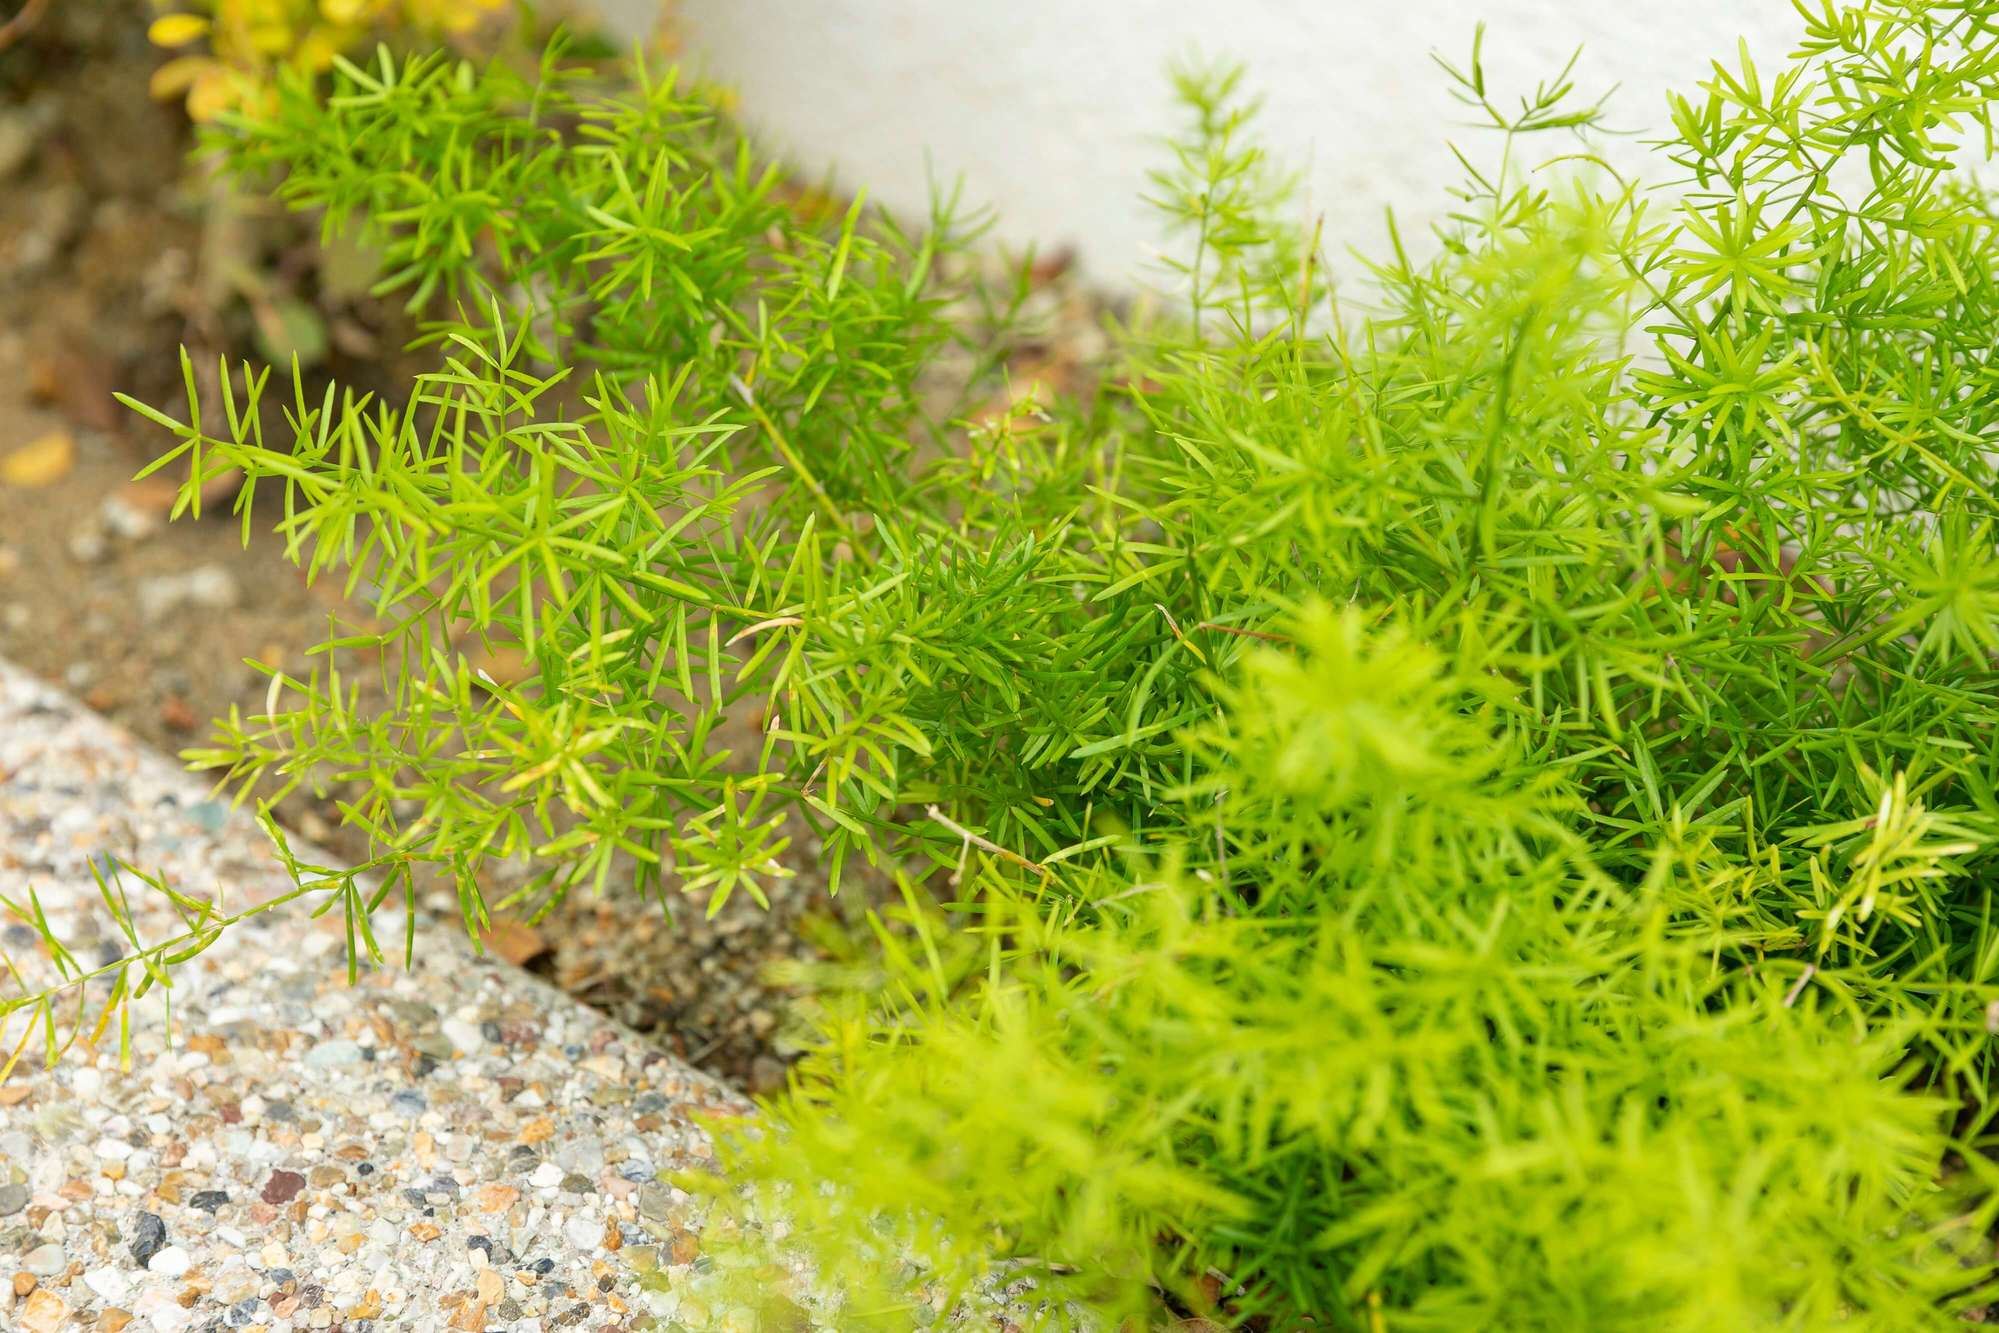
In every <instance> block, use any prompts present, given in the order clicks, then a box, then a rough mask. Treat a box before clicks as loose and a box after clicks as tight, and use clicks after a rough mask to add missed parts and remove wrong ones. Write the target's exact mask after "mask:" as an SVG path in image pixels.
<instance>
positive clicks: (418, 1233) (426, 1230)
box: [410, 1222, 444, 1244]
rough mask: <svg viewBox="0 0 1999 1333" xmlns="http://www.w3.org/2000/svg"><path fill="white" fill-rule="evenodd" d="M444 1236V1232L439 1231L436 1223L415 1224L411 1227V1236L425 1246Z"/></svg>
mask: <svg viewBox="0 0 1999 1333" xmlns="http://www.w3.org/2000/svg"><path fill="white" fill-rule="evenodd" d="M443 1234H444V1233H443V1232H442V1231H440V1230H438V1228H437V1224H436V1223H435V1222H414V1223H411V1225H410V1235H411V1236H413V1237H415V1238H416V1239H417V1240H420V1241H422V1242H424V1243H425V1244H429V1243H430V1242H431V1241H434V1240H436V1239H437V1238H438V1237H439V1236H441V1235H443Z"/></svg>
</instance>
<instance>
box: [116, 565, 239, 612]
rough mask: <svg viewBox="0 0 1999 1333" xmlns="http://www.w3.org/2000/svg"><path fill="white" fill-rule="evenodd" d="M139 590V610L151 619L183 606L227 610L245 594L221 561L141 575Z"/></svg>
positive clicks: (137, 591)
mask: <svg viewBox="0 0 1999 1333" xmlns="http://www.w3.org/2000/svg"><path fill="white" fill-rule="evenodd" d="M135 593H136V595H137V597H138V601H139V614H140V615H142V616H144V617H145V618H146V619H147V620H159V619H162V618H163V617H165V616H166V615H168V614H169V613H170V612H174V611H178V610H180V609H181V608H183V607H194V608H197V609H204V610H210V611H222V610H227V609H228V608H229V607H232V606H234V605H236V602H237V600H238V598H240V597H241V595H242V593H241V590H240V589H238V588H237V586H236V579H235V576H234V575H232V574H230V572H229V571H228V570H226V569H224V568H223V567H222V566H221V565H199V566H197V567H195V568H194V569H190V570H188V571H187V572H185V573H181V574H157V575H154V576H153V577H152V578H147V579H140V580H139V583H138V586H137V588H136V589H135Z"/></svg>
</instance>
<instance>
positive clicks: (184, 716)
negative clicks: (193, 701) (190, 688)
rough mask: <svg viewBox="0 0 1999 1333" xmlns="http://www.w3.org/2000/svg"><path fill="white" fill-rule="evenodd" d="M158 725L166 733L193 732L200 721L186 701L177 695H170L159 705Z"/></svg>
mask: <svg viewBox="0 0 1999 1333" xmlns="http://www.w3.org/2000/svg"><path fill="white" fill-rule="evenodd" d="M160 725H161V726H164V727H165V728H166V729H167V730H168V731H193V730H194V729H195V728H196V727H197V726H199V725H201V719H200V718H198V717H196V716H195V715H194V710H193V709H192V708H190V707H188V705H187V700H185V699H183V698H181V697H180V696H179V695H177V694H170V695H168V696H167V698H166V702H164V703H162V704H161V705H160Z"/></svg>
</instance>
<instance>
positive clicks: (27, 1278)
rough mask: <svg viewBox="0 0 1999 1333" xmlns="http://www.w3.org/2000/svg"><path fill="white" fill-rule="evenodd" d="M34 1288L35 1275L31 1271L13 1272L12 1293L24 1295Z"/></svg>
mask: <svg viewBox="0 0 1999 1333" xmlns="http://www.w3.org/2000/svg"><path fill="white" fill-rule="evenodd" d="M34 1289H35V1275H34V1274H33V1273H16V1274H14V1294H15V1295H16V1296H25V1295H27V1294H28V1293H29V1292H31V1291H33V1290H34Z"/></svg>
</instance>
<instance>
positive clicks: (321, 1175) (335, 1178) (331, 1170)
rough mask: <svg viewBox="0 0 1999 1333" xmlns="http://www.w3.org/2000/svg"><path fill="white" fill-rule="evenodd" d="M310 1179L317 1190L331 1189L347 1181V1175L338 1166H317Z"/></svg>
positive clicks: (313, 1169)
mask: <svg viewBox="0 0 1999 1333" xmlns="http://www.w3.org/2000/svg"><path fill="white" fill-rule="evenodd" d="M310 1179H311V1181H312V1184H313V1187H314V1188H315V1189H331V1188H332V1187H333V1186H335V1185H338V1184H339V1183H340V1182H341V1181H343V1180H345V1179H347V1173H346V1172H344V1171H342V1170H341V1169H340V1168H339V1167H337V1166H315V1167H314V1168H312V1175H311V1177H310Z"/></svg>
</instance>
